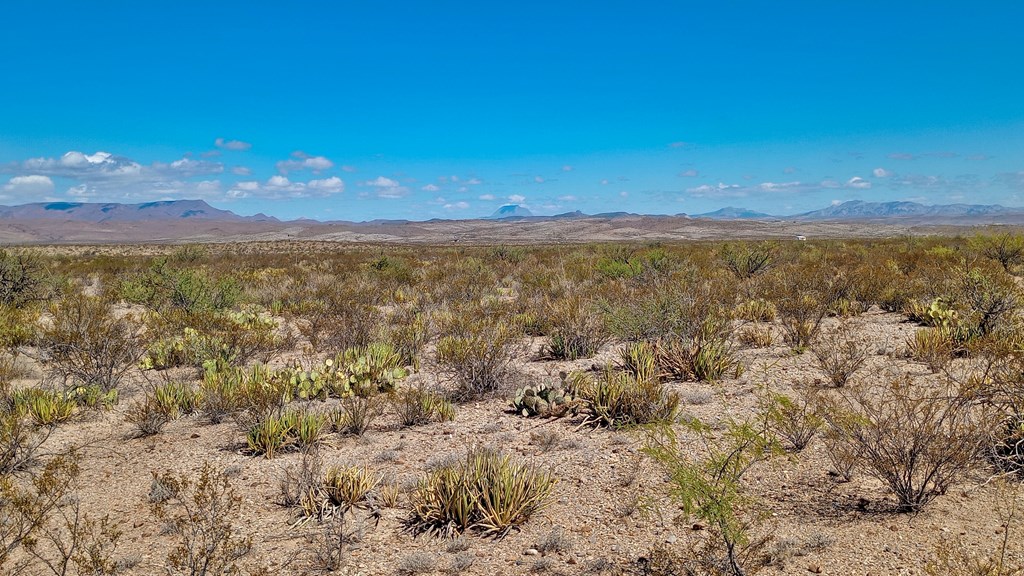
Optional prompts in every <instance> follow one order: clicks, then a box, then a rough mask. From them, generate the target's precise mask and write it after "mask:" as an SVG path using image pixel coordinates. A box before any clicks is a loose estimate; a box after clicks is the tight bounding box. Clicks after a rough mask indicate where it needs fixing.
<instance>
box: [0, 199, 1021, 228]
mask: <svg viewBox="0 0 1024 576" xmlns="http://www.w3.org/2000/svg"><path fill="white" fill-rule="evenodd" d="M678 217H682V218H689V219H698V218H703V219H710V220H756V221H768V220H788V221H833V220H844V221H845V220H853V221H856V220H890V219H894V220H907V219H915V220H922V221H928V222H933V223H954V224H955V223H957V222H958V221H960V220H963V219H967V220H970V221H971V222H970V223H978V221H979V220H991V221H998V220H1000V219H1002V218H1009V219H1012V220H1014V221H1019V220H1024V208H1007V207H1005V206H999V205H987V204H944V205H925V204H919V203H917V202H864V201H862V200H851V201H849V202H843V203H842V204H836V205H834V206H829V207H827V208H822V209H820V210H812V211H810V212H803V213H801V214H793V215H789V216H773V215H771V214H765V213H764V212H757V211H755V210H749V209H746V208H737V207H733V206H728V207H725V208H721V209H719V210H715V211H714V212H706V213H703V214H694V215H689V216H688V215H686V214H675V215H643V214H634V213H631V212H603V213H600V214H585V213H583V212H580V211H579V210H576V211H574V212H565V213H562V214H556V215H554V216H535V215H534V214H533V213H532V212H530V210H529V209H528V208H526V207H525V206H520V205H518V204H506V205H504V206H501V207H500V208H498V209H497V210H496V211H495V212H494V213H493V214H491V215H490V216H488V217H486V218H484V219H485V220H510V221H515V220H570V219H580V218H594V219H605V220H608V219H620V218H678ZM5 220H6V221H31V220H51V221H52V220H56V221H64V222H83V223H92V224H105V223H119V222H120V223H144V222H171V221H178V222H181V221H189V220H191V221H197V220H202V221H205V222H211V223H213V222H237V223H244V222H264V223H283V222H281V221H280V220H278V219H277V218H274V217H273V216H266V215H264V214H256V215H254V216H239V215H238V214H235V213H234V212H231V211H230V210H221V209H219V208H214V207H213V206H210V205H209V204H207V203H206V202H205V201H203V200H167V201H162V202H146V203H144V204H118V203H112V202H111V203H86V202H37V203H33V204H22V205H19V206H0V221H5ZM289 222H291V223H301V224H302V225H309V226H315V225H317V224H319V223H320V222H318V221H315V220H308V219H300V220H292V221H289ZM404 222H408V221H406V220H373V221H371V222H367V223H366V224H393V225H399V224H402V223H404Z"/></svg>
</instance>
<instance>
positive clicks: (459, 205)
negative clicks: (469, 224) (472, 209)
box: [444, 202, 469, 210]
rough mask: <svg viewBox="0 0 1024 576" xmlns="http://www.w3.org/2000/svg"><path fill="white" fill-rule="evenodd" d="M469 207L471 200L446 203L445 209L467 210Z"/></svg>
mask: <svg viewBox="0 0 1024 576" xmlns="http://www.w3.org/2000/svg"><path fill="white" fill-rule="evenodd" d="M466 208H469V202H455V203H453V204H445V205H444V209H445V210H465V209H466Z"/></svg>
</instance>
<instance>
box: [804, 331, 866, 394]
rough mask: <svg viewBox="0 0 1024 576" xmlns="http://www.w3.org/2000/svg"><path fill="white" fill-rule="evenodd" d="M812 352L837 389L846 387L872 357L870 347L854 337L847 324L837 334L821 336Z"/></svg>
mask: <svg viewBox="0 0 1024 576" xmlns="http://www.w3.org/2000/svg"><path fill="white" fill-rule="evenodd" d="M811 351H812V352H814V358H815V360H817V365H818V368H819V369H820V370H821V371H822V372H824V373H825V375H826V376H828V379H829V381H830V382H831V383H832V385H833V386H836V387H840V386H843V385H845V384H846V383H847V381H849V380H850V378H851V377H853V375H854V374H856V373H857V371H858V370H860V369H861V368H862V367H863V366H864V363H865V362H866V361H867V359H868V357H869V356H870V355H871V348H870V346H869V345H868V344H867V343H866V342H863V341H861V340H860V339H858V338H857V337H856V336H854V334H853V331H852V330H851V329H850V327H849V326H847V325H845V324H844V325H842V326H840V327H839V328H838V329H837V330H836V331H835V332H832V333H830V334H823V335H821V336H820V337H819V338H818V339H817V340H816V341H815V343H814V344H812V345H811Z"/></svg>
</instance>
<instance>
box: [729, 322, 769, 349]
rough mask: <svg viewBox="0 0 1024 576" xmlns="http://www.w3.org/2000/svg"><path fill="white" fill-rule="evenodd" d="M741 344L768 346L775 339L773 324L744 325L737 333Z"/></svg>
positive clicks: (756, 346)
mask: <svg viewBox="0 0 1024 576" xmlns="http://www.w3.org/2000/svg"><path fill="white" fill-rule="evenodd" d="M736 338H737V339H738V340H739V341H740V344H743V345H745V346H751V347H753V348H767V347H769V346H771V345H772V343H773V342H774V341H775V337H774V335H773V334H772V328H771V326H754V325H751V326H744V327H743V328H740V330H739V332H737V333H736Z"/></svg>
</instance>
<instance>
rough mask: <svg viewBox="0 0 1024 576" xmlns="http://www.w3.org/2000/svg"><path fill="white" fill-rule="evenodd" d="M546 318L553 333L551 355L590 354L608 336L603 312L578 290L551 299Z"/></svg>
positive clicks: (565, 357) (561, 357) (572, 357)
mask: <svg viewBox="0 0 1024 576" xmlns="http://www.w3.org/2000/svg"><path fill="white" fill-rule="evenodd" d="M546 318H547V320H546V324H547V325H548V328H547V330H545V332H547V333H548V334H549V335H550V336H551V340H550V342H549V343H548V345H547V349H546V353H547V355H548V356H549V357H551V358H556V359H559V360H576V359H578V358H590V357H591V356H593V355H594V354H597V352H598V350H600V348H601V346H602V345H603V344H604V343H605V342H607V340H608V336H607V332H606V329H605V327H604V322H603V321H602V318H601V315H600V314H599V313H598V311H597V310H596V309H595V308H594V306H593V305H592V304H591V303H590V302H588V301H587V300H586V299H585V298H583V297H581V296H579V295H578V294H574V295H571V296H568V297H566V298H564V299H562V300H559V301H555V302H549V303H548V305H547V310H546Z"/></svg>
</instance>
